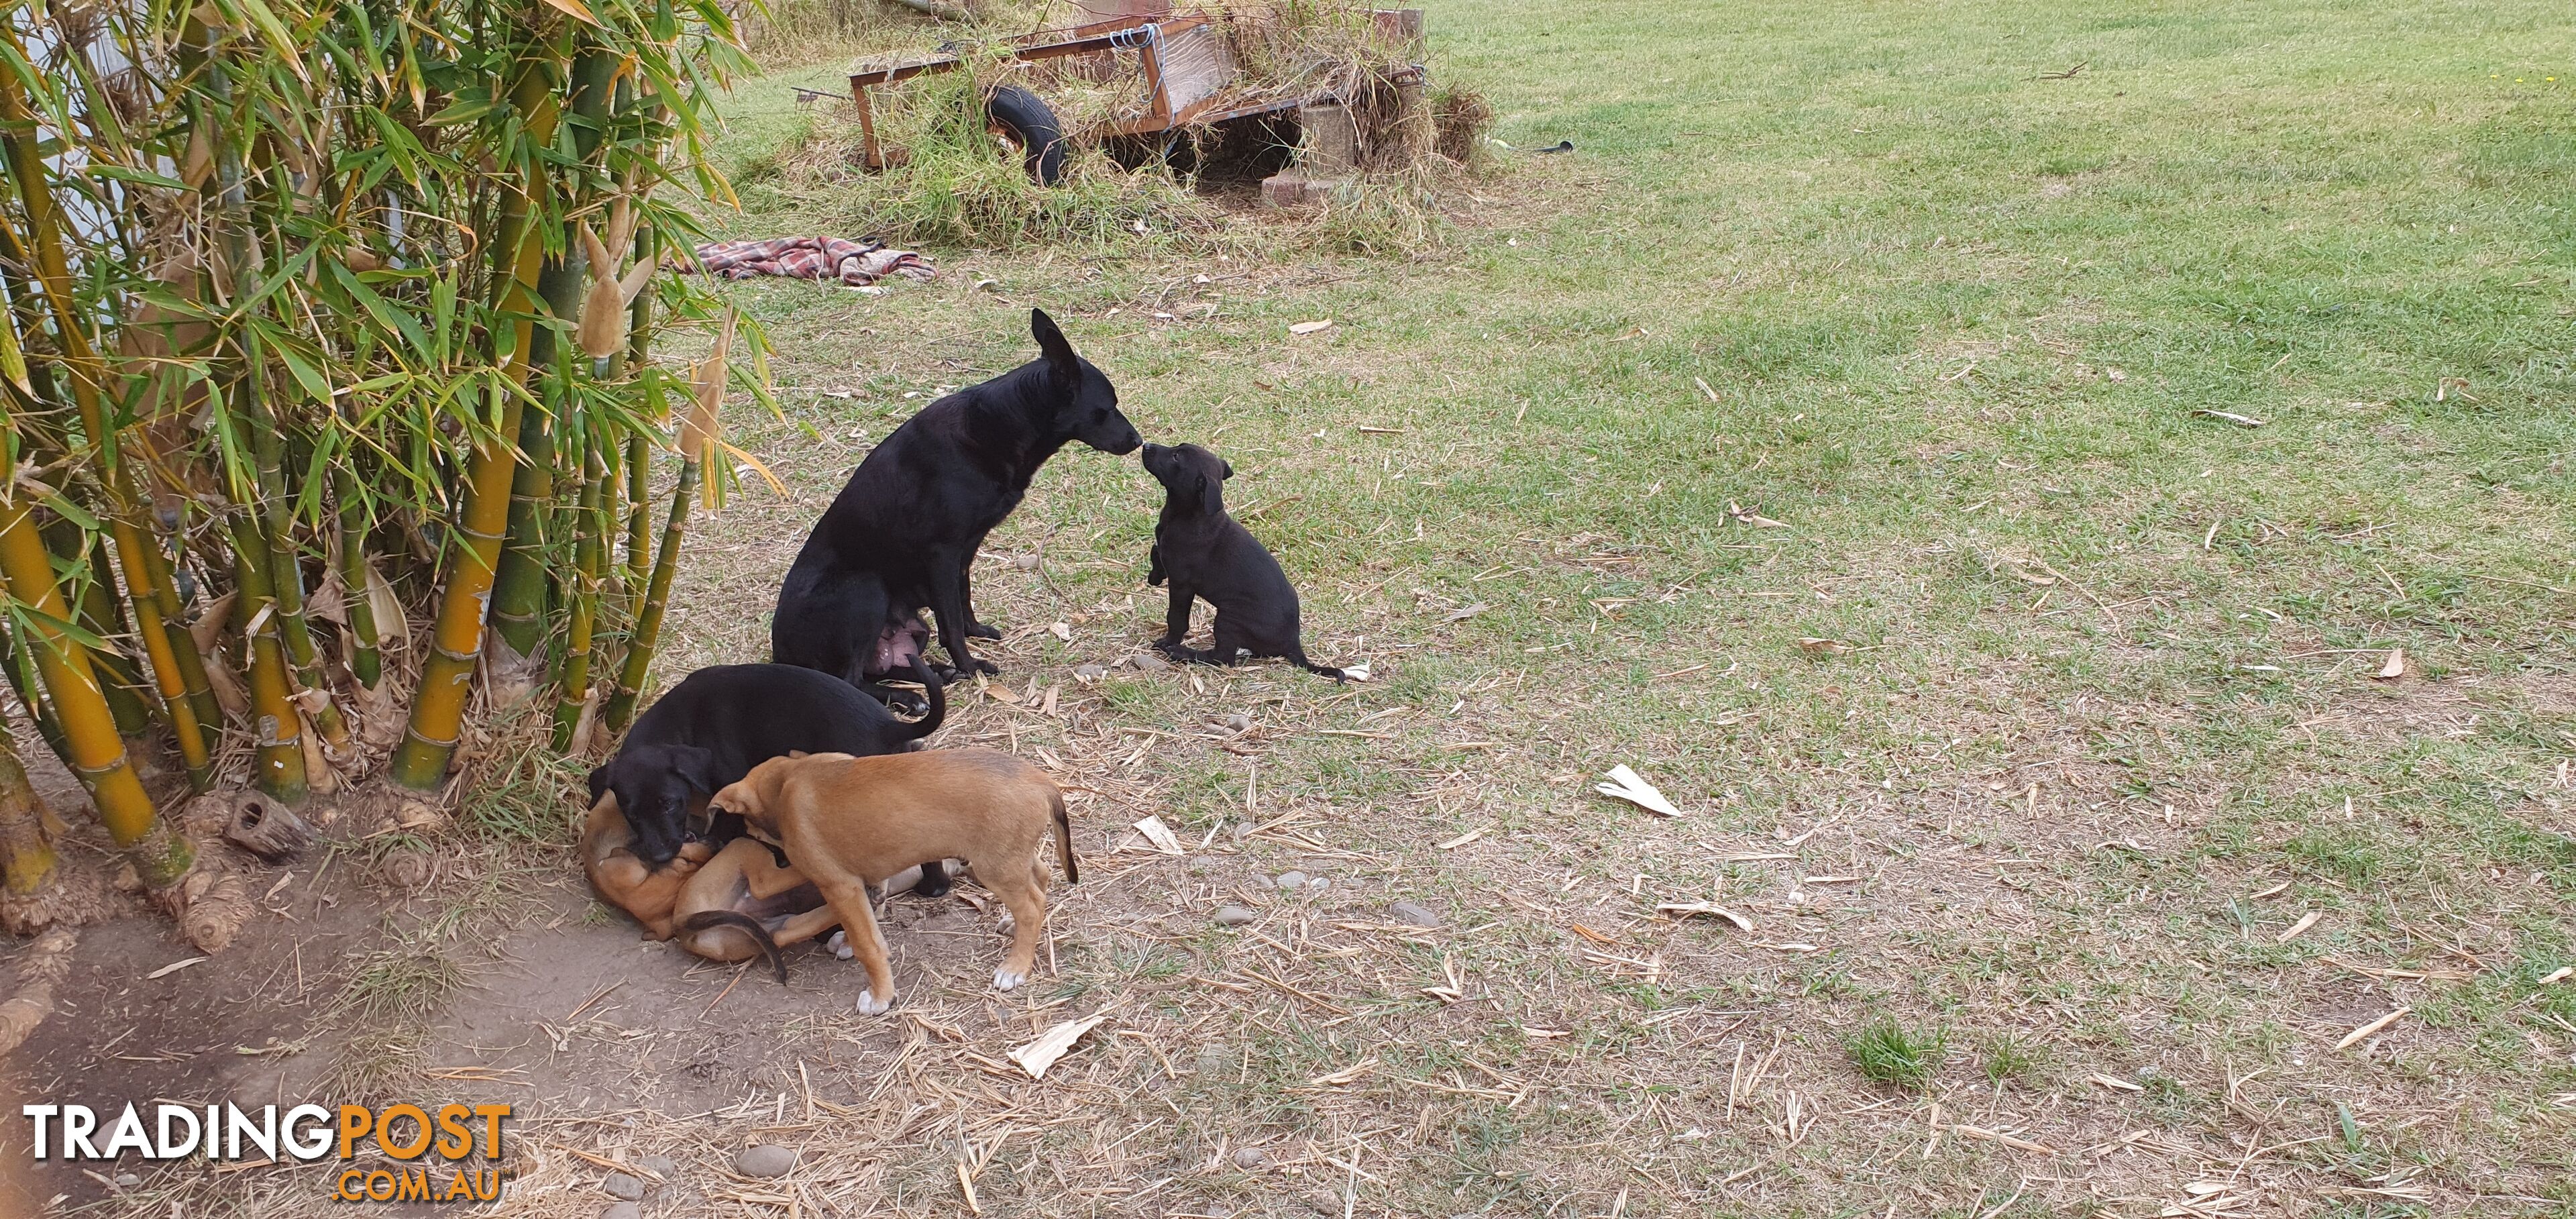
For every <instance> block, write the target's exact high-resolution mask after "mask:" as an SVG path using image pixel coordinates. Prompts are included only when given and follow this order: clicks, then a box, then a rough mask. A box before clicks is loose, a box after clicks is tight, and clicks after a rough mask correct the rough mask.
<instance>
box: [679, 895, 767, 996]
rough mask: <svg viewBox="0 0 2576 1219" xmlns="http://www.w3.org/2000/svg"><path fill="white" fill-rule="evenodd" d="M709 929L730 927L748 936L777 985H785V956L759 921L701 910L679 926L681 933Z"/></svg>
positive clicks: (718, 911)
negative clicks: (757, 948)
mask: <svg viewBox="0 0 2576 1219" xmlns="http://www.w3.org/2000/svg"><path fill="white" fill-rule="evenodd" d="M710 927H731V928H733V929H734V930H736V931H740V932H742V933H743V934H745V935H748V936H750V937H751V942H752V943H753V944H756V945H758V946H759V948H760V955H761V958H762V959H763V960H766V961H768V962H769V968H770V969H772V970H774V971H776V972H777V974H778V984H779V985H780V986H785V985H787V955H786V954H785V953H782V952H780V951H778V941H777V940H774V939H771V938H770V935H769V928H767V927H763V926H761V925H760V920H758V919H756V918H753V917H751V916H750V915H748V914H739V913H736V912H734V911H731V910H701V911H699V912H698V913H696V914H692V915H690V916H689V917H688V920H687V921H685V922H683V923H681V924H680V930H682V931H705V930H706V929H708V928H710Z"/></svg>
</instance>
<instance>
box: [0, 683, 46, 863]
mask: <svg viewBox="0 0 2576 1219" xmlns="http://www.w3.org/2000/svg"><path fill="white" fill-rule="evenodd" d="M54 863H55V858H54V844H53V840H52V839H51V838H48V837H47V836H46V834H45V801H44V798H43V797H40V796H38V795H37V794H36V789H35V787H34V786H32V785H30V784H29V783H28V782H27V768H26V767H24V766H21V765H19V764H18V749H17V746H16V745H15V744H13V743H12V742H11V740H10V737H9V733H8V726H7V725H6V724H0V891H5V892H8V893H10V894H12V895H15V896H17V897H22V898H23V897H26V896H27V895H29V894H31V893H35V892H36V891H38V890H40V889H43V888H44V887H45V886H47V885H50V884H52V883H53V880H54Z"/></svg>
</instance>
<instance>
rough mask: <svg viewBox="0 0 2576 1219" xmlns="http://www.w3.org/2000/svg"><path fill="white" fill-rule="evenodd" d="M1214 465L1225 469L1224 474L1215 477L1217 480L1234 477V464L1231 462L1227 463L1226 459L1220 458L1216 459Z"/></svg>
mask: <svg viewBox="0 0 2576 1219" xmlns="http://www.w3.org/2000/svg"><path fill="white" fill-rule="evenodd" d="M1216 464H1218V465H1220V466H1223V467H1225V473H1223V474H1219V475H1217V477H1218V478H1232V477H1234V463H1233V462H1230V461H1227V460H1226V459H1224V458H1222V457H1220V458H1217V461H1216Z"/></svg>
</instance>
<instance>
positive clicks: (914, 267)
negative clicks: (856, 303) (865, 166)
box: [684, 237, 939, 287]
mask: <svg viewBox="0 0 2576 1219" xmlns="http://www.w3.org/2000/svg"><path fill="white" fill-rule="evenodd" d="M698 262H699V263H700V264H702V265H704V266H705V267H706V269H707V273H708V274H710V275H721V276H723V277H724V278H726V279H749V278H751V277H752V276H755V275H784V276H786V277H788V278H790V279H837V280H839V281H841V282H842V283H844V284H849V285H851V286H853V287H861V286H865V285H868V284H872V283H875V282H877V281H878V280H880V279H883V278H885V277H886V276H889V275H901V276H904V277H906V278H908V279H931V278H935V277H936V276H937V275H938V274H939V272H938V271H937V270H936V269H935V268H933V267H932V266H931V265H930V260H929V259H927V258H924V257H922V256H921V255H919V254H915V253H913V252H912V251H910V250H897V249H891V248H889V247H887V245H886V244H885V243H884V242H882V241H878V240H875V239H874V238H870V239H868V240H865V241H849V240H846V239H843V238H839V237H772V238H770V239H769V240H767V241H719V242H715V243H713V244H711V245H702V246H699V247H698ZM684 269H690V268H684Z"/></svg>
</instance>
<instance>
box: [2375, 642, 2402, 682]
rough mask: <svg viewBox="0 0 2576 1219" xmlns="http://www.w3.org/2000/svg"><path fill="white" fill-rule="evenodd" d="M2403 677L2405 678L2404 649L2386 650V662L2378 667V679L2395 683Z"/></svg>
mask: <svg viewBox="0 0 2576 1219" xmlns="http://www.w3.org/2000/svg"><path fill="white" fill-rule="evenodd" d="M2404 676H2406V649H2404V648H2390V649H2388V662H2387V663H2386V664H2383V665H2381V666H2379V679H2380V680H2381V681H2395V680H2396V679H2398V678H2400V677H2404Z"/></svg>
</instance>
